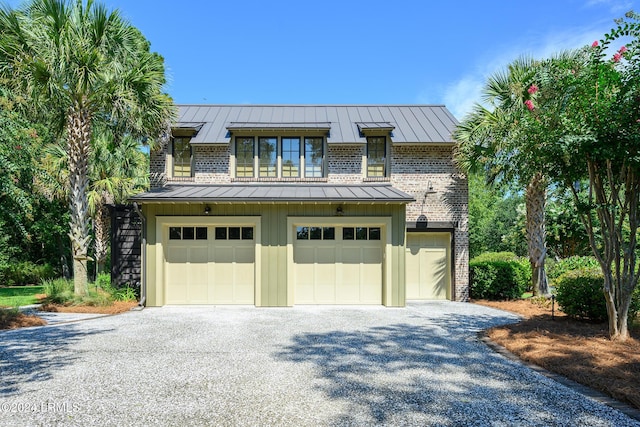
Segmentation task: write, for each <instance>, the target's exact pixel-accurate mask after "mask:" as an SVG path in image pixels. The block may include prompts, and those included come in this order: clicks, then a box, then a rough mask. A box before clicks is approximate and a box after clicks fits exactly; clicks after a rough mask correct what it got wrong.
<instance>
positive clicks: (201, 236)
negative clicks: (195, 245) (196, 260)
mask: <svg viewBox="0 0 640 427" xmlns="http://www.w3.org/2000/svg"><path fill="white" fill-rule="evenodd" d="M196 240H207V227H196Z"/></svg>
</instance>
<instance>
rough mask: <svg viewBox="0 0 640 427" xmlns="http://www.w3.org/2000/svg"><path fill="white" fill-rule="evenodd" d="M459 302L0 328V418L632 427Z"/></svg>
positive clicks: (203, 311) (142, 314) (135, 315)
mask: <svg viewBox="0 0 640 427" xmlns="http://www.w3.org/2000/svg"><path fill="white" fill-rule="evenodd" d="M516 319H517V318H516V317H515V316H514V315H511V314H508V313H505V312H502V311H498V310H494V309H491V308H488V307H482V306H476V305H472V304H466V303H452V302H424V303H422V302H421V303H417V302H414V303H410V304H409V305H408V306H407V307H406V308H385V307H360V306H357V307H335V306H332V307H322V306H317V307H316V306H309V307H304V306H302V307H294V308H254V307H175V306H174V307H162V308H148V309H145V310H143V311H135V312H129V313H125V314H122V315H117V316H108V317H100V318H93V319H90V320H83V321H78V322H72V323H60V324H54V325H52V326H45V327H36V328H28V329H22V330H15V331H7V332H2V333H0V425H6V426H14V425H15V426H26V425H42V426H50V425H78V426H88V425H95V426H98V425H140V426H148V425H167V426H176V425H185V426H186V425H223V426H235V425H239V426H257V425H263V426H267V425H274V426H316V425H326V426H334V425H345V426H347V425H349V426H350V425H402V426H406V425H409V426H411V425H415V426H428V425H433V426H514V425H519V426H640V422H638V421H636V420H634V419H631V418H628V417H627V416H626V415H624V414H622V413H620V412H618V411H616V410H614V409H612V408H610V407H608V406H605V405H603V404H601V403H599V402H596V401H594V400H591V399H590V398H588V397H585V396H583V395H581V394H579V393H577V392H576V391H573V390H572V389H570V388H567V387H565V386H563V385H561V384H559V383H557V382H555V381H553V380H551V379H549V378H546V377H545V376H542V375H540V374H538V373H537V372H534V371H533V370H531V369H529V368H527V367H525V366H523V365H521V364H520V363H516V362H513V361H510V360H508V359H507V358H505V357H503V356H501V355H499V354H497V353H495V352H493V351H492V350H490V349H489V348H488V347H487V346H486V345H485V344H483V343H482V342H481V341H479V340H478V338H477V332H478V331H480V330H483V329H486V328H488V327H491V326H494V325H499V324H505V323H510V322H514V321H515V320H516Z"/></svg>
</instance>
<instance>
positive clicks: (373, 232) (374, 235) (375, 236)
mask: <svg viewBox="0 0 640 427" xmlns="http://www.w3.org/2000/svg"><path fill="white" fill-rule="evenodd" d="M369 240H380V227H371V228H370V229H369Z"/></svg>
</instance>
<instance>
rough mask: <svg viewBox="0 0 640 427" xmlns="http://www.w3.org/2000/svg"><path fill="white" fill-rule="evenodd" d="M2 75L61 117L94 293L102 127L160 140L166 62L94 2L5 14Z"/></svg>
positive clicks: (83, 273)
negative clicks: (93, 185) (96, 156)
mask: <svg viewBox="0 0 640 427" xmlns="http://www.w3.org/2000/svg"><path fill="white" fill-rule="evenodd" d="M0 76H2V77H4V78H6V79H7V81H9V82H10V83H11V84H12V85H13V86H15V87H16V89H18V90H21V91H22V92H21V93H24V94H25V95H26V96H27V98H28V99H29V100H30V101H31V102H33V104H34V105H35V106H36V107H37V108H40V109H47V110H49V111H53V112H54V117H55V118H56V119H57V121H58V124H59V125H60V128H61V129H63V133H61V134H62V135H64V139H65V140H66V142H67V147H66V152H67V155H68V177H69V179H68V197H69V210H70V215H71V220H70V224H69V226H70V232H69V236H70V239H71V245H72V253H73V270H74V284H75V286H74V287H75V292H76V293H77V294H84V293H86V291H87V259H88V248H89V241H90V235H89V229H90V222H89V200H88V191H89V159H90V158H91V155H90V154H91V153H90V152H91V144H90V142H91V139H92V133H93V130H94V127H95V126H96V125H97V124H99V123H109V126H116V127H117V128H118V129H120V130H121V131H122V133H121V134H124V132H126V133H127V134H130V135H132V136H134V137H138V136H151V137H152V140H153V139H155V136H157V135H158V134H159V132H160V130H162V129H164V128H166V123H167V122H168V121H170V119H171V118H172V115H173V106H172V102H171V99H170V98H169V96H167V95H166V94H165V93H163V91H162V89H163V85H164V83H165V74H164V64H163V60H162V58H161V57H160V56H159V55H157V54H155V53H152V52H150V51H149V43H148V42H147V41H146V40H145V38H144V37H143V36H142V35H141V33H140V32H139V31H138V30H137V29H136V28H134V27H133V26H132V25H131V24H130V23H128V22H127V21H125V20H124V19H122V18H121V17H120V14H119V12H118V11H108V10H107V9H106V8H105V6H103V5H102V4H99V3H95V2H94V1H93V0H87V1H86V2H85V1H83V0H75V1H70V0H31V1H30V2H29V3H27V5H26V6H25V7H23V8H21V9H18V10H11V9H9V8H7V7H3V8H2V9H0Z"/></svg>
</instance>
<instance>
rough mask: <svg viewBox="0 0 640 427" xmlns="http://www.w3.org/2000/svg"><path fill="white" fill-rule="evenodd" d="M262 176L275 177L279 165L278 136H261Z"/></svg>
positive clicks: (259, 147)
mask: <svg viewBox="0 0 640 427" xmlns="http://www.w3.org/2000/svg"><path fill="white" fill-rule="evenodd" d="M259 141H260V142H259V145H258V150H259V152H258V155H259V156H260V176H264V177H275V176H276V168H277V166H278V151H277V146H276V143H277V142H278V138H274V137H270V138H259Z"/></svg>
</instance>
